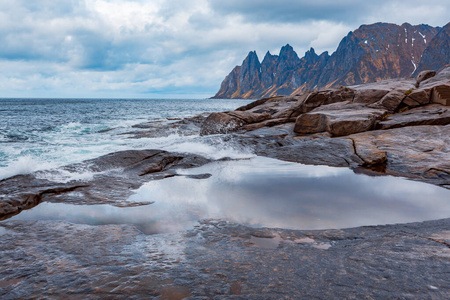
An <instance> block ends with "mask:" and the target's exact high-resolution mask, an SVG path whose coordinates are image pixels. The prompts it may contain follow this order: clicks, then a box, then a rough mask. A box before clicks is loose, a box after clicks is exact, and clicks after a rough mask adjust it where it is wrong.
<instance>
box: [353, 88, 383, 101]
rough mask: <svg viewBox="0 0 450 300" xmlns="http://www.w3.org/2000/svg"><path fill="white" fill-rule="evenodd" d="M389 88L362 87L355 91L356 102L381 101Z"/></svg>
mask: <svg viewBox="0 0 450 300" xmlns="http://www.w3.org/2000/svg"><path fill="white" fill-rule="evenodd" d="M387 93H389V90H381V89H362V90H358V91H356V93H355V98H354V100H353V102H354V103H364V104H373V103H375V102H378V101H380V100H381V99H382V98H383V97H384V96H385V95H386V94H387Z"/></svg>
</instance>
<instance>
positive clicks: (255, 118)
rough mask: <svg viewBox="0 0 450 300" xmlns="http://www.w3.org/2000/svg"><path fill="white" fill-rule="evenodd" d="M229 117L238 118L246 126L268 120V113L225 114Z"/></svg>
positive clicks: (232, 112) (231, 112)
mask: <svg viewBox="0 0 450 300" xmlns="http://www.w3.org/2000/svg"><path fill="white" fill-rule="evenodd" d="M227 114H228V115H229V116H231V117H235V118H238V119H240V120H242V121H244V122H245V123H247V124H251V123H257V122H262V121H264V120H267V119H270V114H269V113H266V112H265V113H254V112H250V111H230V112H228V113H227Z"/></svg>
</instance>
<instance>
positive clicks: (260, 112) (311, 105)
mask: <svg viewBox="0 0 450 300" xmlns="http://www.w3.org/2000/svg"><path fill="white" fill-rule="evenodd" d="M449 124H450V68H446V69H444V70H443V71H441V72H440V73H439V74H437V75H435V72H433V71H424V72H422V73H421V74H419V76H418V78H417V79H416V80H414V79H410V80H388V81H381V82H378V83H373V84H364V85H359V86H352V87H341V88H340V89H329V90H321V91H318V92H307V93H304V94H300V95H297V96H285V97H274V98H266V99H261V100H258V101H256V102H253V103H251V104H249V105H246V106H244V107H241V108H238V109H237V110H236V111H231V112H220V113H213V114H211V115H210V116H208V118H207V119H206V121H205V122H204V123H203V125H202V127H201V134H204V135H207V134H220V133H230V132H236V133H237V134H236V135H235V137H236V139H239V140H241V141H242V142H243V143H247V144H251V145H254V148H255V151H256V153H257V154H259V155H265V156H269V157H273V158H278V159H282V160H288V161H294V162H300V163H305V164H323V165H330V166H339V167H350V168H353V169H360V170H367V171H370V172H376V173H381V174H387V175H394V176H402V177H406V178H410V179H414V180H420V181H423V182H427V183H432V184H435V185H439V186H442V187H445V188H450V155H449V153H450V148H449V145H450V125H449ZM265 139H266V140H267V139H269V140H270V141H268V142H265V143H264V142H263V141H264V140H265Z"/></svg>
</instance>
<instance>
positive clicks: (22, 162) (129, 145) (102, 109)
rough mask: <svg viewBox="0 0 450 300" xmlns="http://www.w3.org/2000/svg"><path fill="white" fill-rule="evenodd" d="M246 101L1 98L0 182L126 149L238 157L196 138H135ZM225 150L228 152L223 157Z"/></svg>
mask: <svg viewBox="0 0 450 300" xmlns="http://www.w3.org/2000/svg"><path fill="white" fill-rule="evenodd" d="M249 102H251V101H249V100H218V99H214V100H212V99H0V180H1V179H5V178H8V177H11V176H14V175H17V174H26V173H30V172H34V171H38V170H45V169H51V168H55V167H59V166H62V165H66V164H71V163H77V162H81V161H83V160H86V159H91V158H96V157H98V156H101V155H104V154H107V153H111V152H116V151H120V150H129V149H165V150H171V151H177V150H181V151H183V152H192V153H197V154H203V155H205V156H211V155H212V156H214V157H217V156H221V155H224V156H227V154H228V156H230V155H237V153H236V151H234V150H233V149H232V148H230V147H228V148H227V149H224V148H223V146H221V145H215V146H214V145H211V143H209V144H208V143H207V142H205V141H202V139H199V138H198V136H190V137H189V136H188V137H186V136H180V135H179V134H177V133H173V134H171V135H169V136H168V137H156V138H139V139H136V138H133V137H134V136H136V133H139V131H142V132H144V131H145V128H137V127H134V125H138V124H140V123H146V122H152V121H157V122H170V121H172V120H173V119H176V118H184V117H189V116H195V115H198V114H202V113H210V112H217V111H227V110H234V109H236V108H237V107H239V106H242V105H245V104H247V103H249ZM227 150H229V151H228V152H230V153H226V152H227Z"/></svg>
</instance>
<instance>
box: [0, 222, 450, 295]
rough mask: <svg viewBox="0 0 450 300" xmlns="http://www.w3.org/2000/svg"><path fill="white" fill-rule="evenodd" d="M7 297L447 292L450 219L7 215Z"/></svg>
mask: <svg viewBox="0 0 450 300" xmlns="http://www.w3.org/2000/svg"><path fill="white" fill-rule="evenodd" d="M0 235H1V239H2V243H1V244H0V265H1V268H0V296H1V298H2V299H18V298H64V297H70V298H75V299H81V298H83V299H87V298H89V299H103V298H127V299H139V298H146V299H183V298H187V299H225V298H230V297H234V298H235V299H280V298H286V299H301V298H317V299H324V298H326V299H331V298H334V299H335V298H337V299H344V298H345V299H348V298H352V299H387V298H397V299H448V298H449V297H450V285H449V284H448V283H449V279H448V270H449V269H450V219H445V220H438V221H430V222H423V223H413V224H405V225H388V226H372V227H359V228H354V229H343V230H321V231H296V230H283V229H270V228H265V229H254V228H249V227H245V226H242V225H237V224H233V223H227V222H224V221H214V220H209V221H204V222H203V223H202V224H200V225H199V226H198V227H196V228H194V229H193V230H190V231H188V232H186V233H176V234H158V235H144V234H143V233H141V232H139V231H138V230H136V229H135V228H134V227H132V226H129V225H103V226H88V225H79V224H70V223H65V222H48V221H7V222H2V223H0Z"/></svg>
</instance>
